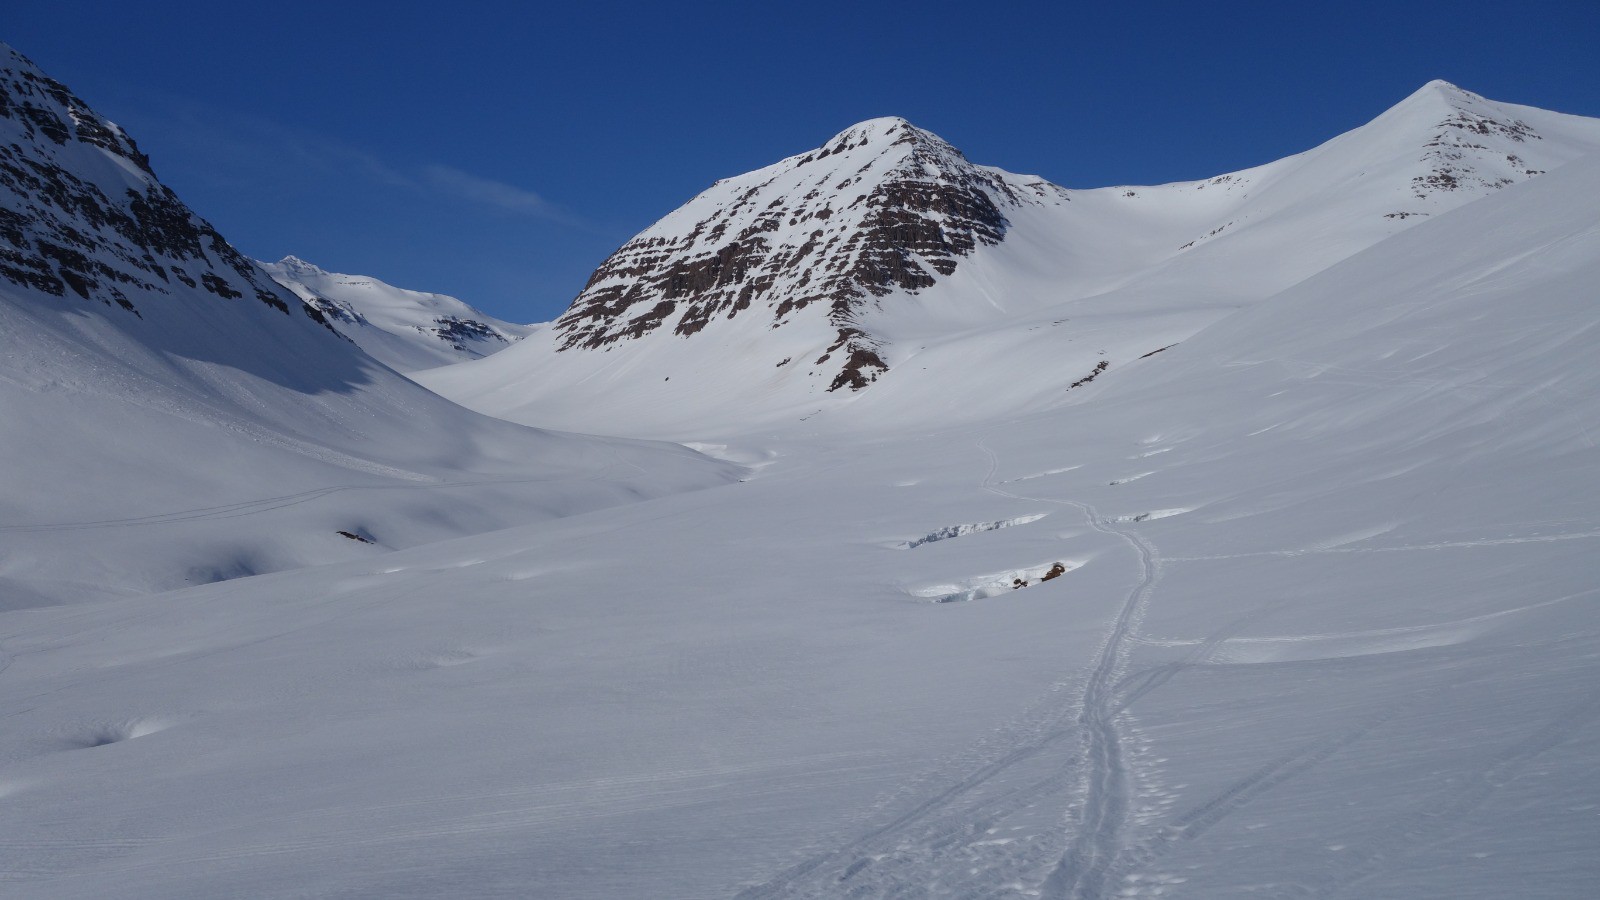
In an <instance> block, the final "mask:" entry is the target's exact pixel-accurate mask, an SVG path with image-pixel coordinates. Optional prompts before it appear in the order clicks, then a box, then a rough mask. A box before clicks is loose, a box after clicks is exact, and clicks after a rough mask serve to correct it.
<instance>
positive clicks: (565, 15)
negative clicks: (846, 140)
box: [0, 0, 1600, 321]
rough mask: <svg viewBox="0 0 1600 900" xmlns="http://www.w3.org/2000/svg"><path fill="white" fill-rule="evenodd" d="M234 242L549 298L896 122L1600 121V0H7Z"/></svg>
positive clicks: (1052, 153)
mask: <svg viewBox="0 0 1600 900" xmlns="http://www.w3.org/2000/svg"><path fill="white" fill-rule="evenodd" d="M0 40H4V41H6V42H8V43H10V44H12V45H13V46H15V47H16V48H17V49H18V50H20V51H21V52H22V53H24V54H26V55H28V56H30V57H31V58H33V60H34V61H35V62H37V63H39V64H40V65H41V66H42V67H43V68H44V69H45V70H46V71H47V72H49V73H50V74H52V75H53V76H55V77H56V78H58V79H60V80H62V81H64V82H66V83H67V84H68V85H69V86H70V87H72V88H73V89H74V90H75V91H77V92H78V93H79V94H80V95H82V96H83V97H84V98H85V99H86V100H88V101H89V103H90V104H92V105H93V106H94V107H95V108H96V109H98V110H99V111H100V112H101V113H102V114H104V115H107V116H109V117H110V118H111V119H113V120H115V121H117V122H119V123H121V124H122V125H123V126H124V127H126V128H127V129H128V130H129V131H130V132H131V133H132V134H133V135H134V137H135V138H136V139H137V140H138V141H139V142H140V144H141V145H142V146H143V148H144V149H145V151H146V152H148V153H149V154H150V155H151V157H152V160H153V163H154V166H155V168H156V171H157V173H158V174H160V175H161V176H162V178H163V180H165V181H166V182H167V183H168V184H170V185H172V187H173V188H174V189H176V190H177V191H178V193H179V194H180V195H181V196H182V197H183V198H184V199H185V200H187V201H188V202H189V204H190V205H191V206H193V207H194V208H195V209H196V210H197V211H198V212H199V213H200V214H201V215H203V216H205V217H207V218H209V219H210V220H212V222H213V223H215V224H216V225H217V227H218V228H219V229H221V231H222V232H223V233H224V234H226V235H227V236H228V237H229V238H230V239H232V240H233V242H234V243H235V244H237V245H238V246H239V247H240V249H242V250H243V251H245V252H246V253H249V254H252V255H255V256H257V257H261V258H265V259H276V258H278V257H279V256H282V255H284V254H289V253H293V254H295V255H298V256H301V257H304V258H306V259H308V260H311V261H312V262H315V263H318V264H319V265H321V266H323V267H324V268H327V269H331V270H335V271H344V272H356V273H365V274H373V275H377V276H379V277H381V278H383V279H385V280H387V281H390V282H393V283H395V284H398V285H400V286H402V287H411V288H417V289H421V290H434V291H441V292H445V293H451V294H455V295H457V296H459V297H462V298H463V299H465V300H467V301H468V302H471V303H474V304H476V305H478V306H480V307H481V308H483V309H484V310H486V311H488V312H490V313H493V314H495V315H499V316H502V317H504V318H508V319H514V320H520V321H534V320H539V319H546V318H550V317H552V316H554V315H556V314H557V313H559V312H560V310H561V309H563V308H564V307H565V306H566V304H567V303H568V302H569V301H570V300H571V299H572V297H573V296H574V295H575V294H576V293H577V292H578V290H579V289H581V287H582V286H583V282H584V280H585V279H586V278H587V277H588V274H589V272H590V271H591V270H593V268H594V267H595V266H596V265H598V264H599V263H600V262H601V261H602V260H603V259H604V258H605V257H606V255H607V254H609V253H610V252H611V251H612V250H613V249H615V248H616V247H617V246H618V245H619V244H621V243H622V242H623V241H625V240H627V239H628V238H629V237H631V236H632V235H633V234H634V233H635V232H637V231H639V230H640V229H642V228H644V227H645V226H647V225H649V224H650V223H651V222H652V221H654V220H655V219H657V218H659V217H661V216H662V215H665V214H666V213H667V212H669V211H670V210H672V209H673V208H674V207H676V206H677V205H679V204H680V203H682V202H684V201H685V200H687V199H689V198H690V197H692V196H693V195H694V194H696V193H698V192H699V191H701V190H702V189H704V188H705V187H706V186H708V185H709V184H710V183H711V182H713V181H715V180H717V179H718V178H723V177H726V176H729V175H735V174H738V173H740V172H744V171H748V170H750V169H753V168H757V167H759V166H762V165H765V164H767V163H770V162H773V161H776V160H778V159H780V158H782V157H784V156H788V155H791V154H794V153H798V152H801V151H804V150H807V149H810V148H812V147H815V146H817V145H819V144H820V143H822V142H823V141H824V140H826V139H827V138H828V137H830V136H832V135H833V134H834V133H835V132H838V131H840V130H842V129H844V128H845V127H847V126H849V125H850V124H852V123H854V122H857V121H859V120H861V119H866V118H871V117H873V116H882V115H901V116H905V117H906V118H908V119H910V120H911V121H912V122H915V123H916V124H918V125H921V126H922V127H924V128H927V129H929V130H932V131H934V132H936V133H938V134H940V135H942V136H943V137H944V138H946V139H947V140H949V141H950V142H952V143H954V144H955V145H956V146H958V147H961V148H962V149H963V150H964V151H965V152H966V154H967V156H968V157H969V158H971V159H973V160H974V161H976V162H981V163H987V164H991V165H997V166H1000V167H1002V168H1006V169H1010V170H1012V171H1014V172H1024V173H1032V174H1039V175H1043V176H1045V177H1047V178H1049V179H1051V180H1052V181H1056V182H1058V183H1060V184H1064V185H1066V186H1068V187H1099V186H1104V185H1110V184H1124V183H1131V184H1149V183H1157V182H1163V181H1173V180H1180V179H1191V178H1202V177H1208V176H1211V175H1215V174H1219V173H1222V172H1227V171H1232V170H1235V169H1240V168H1244V167H1247V166H1251V165H1256V164H1259V163H1263V162H1267V161H1269V160H1272V159H1277V158H1279V157H1282V156H1285V155H1288V154H1290V153H1295V152H1298V151H1300V150H1304V149H1307V148H1309V147H1311V146H1313V145H1315V144H1317V143H1320V142H1321V141H1323V140H1326V139H1327V138H1329V137H1332V136H1333V135H1335V134H1338V133H1339V132H1341V131H1344V130H1347V129H1349V128H1352V127H1355V126H1357V125H1359V124H1361V123H1363V122H1365V121H1367V120H1369V119H1371V118H1373V117H1374V116H1376V115H1377V114H1379V113H1380V112H1382V111H1383V110H1384V109H1386V108H1387V107H1389V106H1391V105H1393V104H1394V103H1396V102H1398V101H1399V100H1400V99H1402V98H1403V97H1405V96H1406V95H1407V94H1409V93H1411V92H1412V91H1413V90H1415V89H1416V88H1417V87H1419V86H1421V85H1422V84H1423V83H1424V82H1426V81H1428V80H1429V79H1431V78H1445V79H1447V80H1450V81H1453V82H1456V83H1457V84H1460V85H1461V86H1462V87H1465V88H1468V89H1471V90H1474V91H1477V92H1478V93H1481V94H1484V95H1485V96H1488V97H1490V98H1493V99H1497V100H1505V101H1509V102H1515V103H1525V104H1530V105H1534V106H1542V107H1545V108H1548V109H1556V110H1561V111H1564V112H1573V113H1580V114H1584V115H1591V116H1600V50H1597V49H1596V48H1597V47H1600V3H1597V2H1595V0H1553V2H1537V0H1536V2H1530V3H1523V4H1508V3H1504V2H1496V3H1484V2H1478V0H1455V2H1448V3H1435V2H1410V3H1408V2H1403V0H1397V2H1392V3H1366V2H1346V3H1334V4H1316V5H1311V4H1295V3H1278V2H1259V3H1237V2H1236V3H1229V2H1210V3H1193V2H1187V3H1168V2H1145V3H1138V2H1130V3H1121V4H1117V3H1111V4H1107V3H1093V4H1089V3H1073V2H1061V0H1058V2H1054V3H1005V2H991V3H977V2H971V0H968V2H960V3H954V2H927V0H925V2H917V3H899V2H881V3H872V2H860V3H844V2H832V0H813V2H807V3H782V4H778V3H763V2H751V0H743V2H706V3H670V2H655V3H644V2H639V3H614V2H588V3H568V4H560V5H557V4H546V3H539V2H529V3H517V2H472V0H462V2H455V3H440V2H436V0H435V2H427V3H416V2H405V0H397V2H391V3H376V2H371V3H368V2H361V3H340V2H337V0H323V2H315V3H313V2H298V0H280V2H275V3H270V4H256V3H249V4H244V3H230V2H217V0H209V2H203V3H200V2H195V3H180V2H163V0H151V2H139V3H132V2H110V0H99V2H87V0H5V12H4V14H3V16H0Z"/></svg>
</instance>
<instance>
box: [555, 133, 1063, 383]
mask: <svg viewBox="0 0 1600 900" xmlns="http://www.w3.org/2000/svg"><path fill="white" fill-rule="evenodd" d="M1062 193H1063V192H1062V191H1061V189H1060V188H1057V187H1056V186H1054V185H1051V184H1048V183H1045V182H1041V181H1037V180H1028V179H1019V178H1017V177H1015V176H1010V175H1007V174H1006V173H1003V172H1000V171H998V170H994V169H987V168H983V167H980V166H975V165H973V164H972V163H970V162H968V161H967V159H966V157H964V156H962V154H961V151H959V150H957V149H956V148H954V147H952V146H950V145H949V144H947V143H945V142H944V141H943V140H941V139H940V138H938V137H937V136H935V135H933V134H930V133H928V132H926V131H923V130H922V129H920V128H917V127H915V126H913V125H911V124H910V123H909V122H906V121H905V120H904V119H899V118H883V119H873V120H870V121H867V122H863V123H861V124H859V125H856V126H855V127H853V128H850V129H847V130H846V131H844V132H842V133H840V134H839V135H837V136H836V137H834V138H833V139H832V140H830V141H828V142H827V143H826V144H824V145H823V146H822V147H821V148H819V149H817V150H813V151H811V152H809V153H804V154H801V155H799V156H793V157H790V158H789V159H785V160H783V161H782V162H779V163H777V164H775V165H772V166H768V167H767V168H765V169H761V170H759V171H756V172H752V173H750V174H747V175H742V176H739V177H737V178H731V179H728V180H726V181H722V182H718V183H717V184H716V185H713V186H712V187H711V188H710V189H709V190H707V191H706V192H704V193H702V194H701V195H699V196H698V197H696V198H694V199H693V200H692V201H690V202H689V203H688V204H686V205H685V206H683V207H682V208H680V209H678V210H677V211H676V212H674V213H672V214H671V215H669V216H667V217H666V218H664V219H662V220H661V221H660V222H657V223H656V224H655V225H653V226H651V227H650V228H648V229H646V230H645V231H644V232H643V233H642V234H640V235H638V236H637V237H635V238H634V239H632V240H630V241H628V242H627V243H626V244H624V245H623V246H622V248H621V249H620V250H618V251H617V252H616V253H614V254H613V255H612V256H611V258H610V259H608V260H606V262H605V263H604V264H603V265H601V266H600V268H599V269H598V270H597V271H596V272H595V273H594V275H593V277H591V278H590V279H589V283H588V285H587V286H586V287H585V288H584V289H583V292H582V293H581V294H579V295H578V297H577V299H576V300H574V301H573V303H572V306H571V308H570V309H568V310H567V312H566V313H565V314H563V315H562V316H561V317H560V318H559V319H557V320H556V322H555V325H554V328H555V330H556V332H557V335H558V338H559V343H558V349H559V350H563V351H566V350H576V349H583V350H594V349H599V348H604V347H607V346H608V345H611V344H614V343H617V342H620V341H628V340H635V339H639V338H643V337H646V336H650V335H654V334H656V333H659V332H669V333H671V334H674V335H677V336H679V337H689V336H691V335H694V334H696V333H698V332H700V331H702V330H704V329H706V328H707V327H708V326H711V325H713V323H716V322H719V321H721V320H730V319H734V318H736V317H738V316H740V315H741V314H743V315H746V316H749V317H754V318H757V319H759V320H761V321H764V322H767V323H769V324H770V327H773V328H778V327H782V326H784V325H787V324H789V323H790V322H793V321H797V320H801V319H808V320H812V321H815V320H825V321H826V323H827V325H828V327H829V328H831V329H832V331H833V334H834V339H833V342H832V344H831V346H829V347H828V348H827V350H826V351H825V352H824V354H823V359H822V360H821V361H820V362H819V365H826V364H828V363H829V362H830V361H831V365H830V366H829V368H828V369H827V370H826V371H827V373H829V374H830V375H831V381H830V383H829V386H828V389H829V390H837V389H839V388H844V387H848V388H852V389H860V388H863V387H865V386H866V385H867V384H869V383H870V382H872V381H873V380H874V379H875V378H876V377H877V376H878V375H879V374H880V373H882V372H883V371H885V370H886V369H887V365H886V363H885V362H884V360H883V358H882V357H881V356H880V354H879V352H878V350H879V349H880V341H879V340H878V339H877V338H876V337H874V336H873V335H872V334H870V333H868V332H867V331H865V330H864V329H863V328H862V327H861V318H862V313H863V311H864V310H865V309H866V308H867V307H868V306H869V305H870V304H872V303H873V302H874V301H875V300H876V299H877V298H882V297H885V296H888V295H889V294H891V293H893V292H894V291H896V290H901V291H905V292H908V293H916V292H918V291H920V290H922V289H925V288H929V287H932V286H933V285H935V284H936V283H938V280H939V279H940V278H941V277H942V276H948V275H950V274H951V273H952V272H954V271H955V270H956V267H957V266H958V265H959V263H960V261H961V260H962V259H963V258H965V257H968V256H970V255H971V254H972V253H973V252H974V250H975V249H976V248H978V247H980V246H986V245H994V244H998V243H1000V242H1001V241H1003V240H1004V239H1005V237H1006V233H1007V229H1008V228H1009V225H1010V223H1009V220H1008V219H1007V210H1009V209H1013V208H1015V207H1017V206H1019V205H1021V204H1024V203H1037V202H1039V201H1040V200H1041V199H1043V198H1055V197H1057V196H1059V195H1060V194H1062Z"/></svg>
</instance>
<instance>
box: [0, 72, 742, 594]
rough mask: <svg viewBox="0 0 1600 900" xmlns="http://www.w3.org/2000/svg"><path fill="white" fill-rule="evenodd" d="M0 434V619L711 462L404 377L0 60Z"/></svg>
mask: <svg viewBox="0 0 1600 900" xmlns="http://www.w3.org/2000/svg"><path fill="white" fill-rule="evenodd" d="M0 422H3V423H4V427H0V609H5V608H12V607H17V606H28V605H33V604H40V603H50V602H57V601H60V600H65V599H77V598H82V597H93V596H103V595H118V594H128V593H139V592H143V591H149V590H157V589H169V588H174V587H181V586H183V585H186V584H196V583H202V582H207V581H215V580H219V579H226V578H233V577H238V576H243V575H251V574H255V573H258V572H266V571H273V570H277V569H282V568H287V567H292V566H296V565H303V564H308V563H318V562H329V561H333V560H337V559H348V558H351V557H360V556H370V555H373V554H376V553H379V552H381V551H382V550H383V549H384V548H386V547H400V546H410V545H413V544H417V543H421V542H424V541H429V540H438V539H441V538H445V537H454V536H457V535H461V534H468V533H472V532H475V531H483V530H487V529H491V528H496V527H501V526H503V525H507V524H512V523H521V522H528V521H533V520H536V519H539V518H543V517H546V516H551V515H561V514H565V513H570V512H574V511H579V510H585V509H592V508H594V507H597V506H604V505H609V504H612V503H618V502H624V501H629V500H633V499H637V498H638V497H640V496H651V495H656V494H659V493H662V492H665V491H669V490H674V489H679V488H685V487H691V486H704V485H707V484H713V483H718V482H720V481H721V480H723V479H724V477H725V470H726V468H727V467H726V466H720V465H718V464H715V463H713V462H711V461H709V460H705V459H703V458H699V457H696V456H695V455H694V454H692V453H689V452H687V451H684V450H682V449H681V448H676V447H662V446H646V445H641V444H637V443H630V442H626V441H598V440H594V439H588V438H578V437H574V436H568V435H558V434H553V433H548V432H541V431H537V430H534V429H531V428H525V427H520V426H513V425H510V424H509V423H506V422H502V421H497V420H492V419H488V418H485V417H482V416H479V415H476V414H473V413H469V412H468V411H466V410H464V409H461V408H460V407H458V406H455V405H454V404H451V403H449V402H446V401H444V400H442V399H440V398H439V397H438V396H436V395H434V394H431V393H429V392H427V391H425V390H422V389H421V388H418V387H417V386H416V385H415V384H413V383H411V382H410V381H407V380H406V379H404V378H402V377H400V376H399V375H397V374H395V373H394V372H393V371H392V370H390V369H389V368H387V367H385V366H383V365H382V364H380V363H378V362H376V361H374V360H373V359H372V358H371V357H369V356H367V355H366V354H365V353H363V352H361V351H360V350H359V349H358V348H357V347H356V346H355V345H353V344H351V343H350V342H349V341H347V340H345V339H343V338H341V337H340V336H339V335H337V334H335V333H334V332H333V331H332V329H331V328H330V327H329V326H328V325H327V324H326V322H325V320H324V318H323V316H322V315H321V313H319V312H317V311H316V310H314V309H311V308H309V307H307V306H305V305H303V304H302V303H301V302H300V300H299V299H298V298H297V297H295V296H294V295H293V294H291V293H289V292H288V291H287V290H285V289H283V288H281V287H279V286H278V285H276V284H274V283H273V281H272V280H271V279H270V278H268V277H267V275H266V273H265V272H263V271H261V270H260V269H259V268H257V267H256V266H255V265H254V264H252V263H251V262H250V261H249V260H247V259H245V258H244V257H243V256H241V255H240V254H239V253H238V252H237V251H236V250H235V249H234V248H233V247H232V246H231V245H229V244H228V243H227V241H226V240H224V239H223V237H222V236H221V235H220V234H218V233H217V232H216V230H215V229H214V228H212V227H211V226H210V225H209V224H207V223H206V222H205V221H204V220H203V219H200V218H199V217H198V216H196V215H195V214H194V213H193V212H191V211H190V210H189V209H188V208H187V207H186V206H184V205H183V203H182V201H180V200H179V199H178V198H177V196H176V195H174V194H173V193H172V191H171V190H169V189H168V188H166V187H165V186H163V185H162V184H161V183H160V182H159V181H157V180H156V177H155V174H154V173H153V171H152V170H151V168H150V166H149V163H148V161H147V160H146V159H145V157H144V155H143V154H141V153H140V152H139V150H138V148H137V147H136V146H135V145H134V143H133V141H132V140H131V139H130V138H129V137H127V136H126V135H125V134H123V132H122V131H121V130H120V129H118V128H117V127H116V126H115V125H113V124H112V123H110V122H108V121H106V120H105V119H103V118H101V117H100V116H98V115H96V114H95V113H94V112H93V111H92V110H91V109H90V108H89V107H88V106H87V104H85V103H84V102H83V101H82V100H81V99H79V98H78V97H76V96H74V95H73V94H72V93H71V92H70V91H69V90H68V89H67V88H66V87H64V86H63V85H61V84H60V83H58V82H56V81H53V80H52V79H50V78H49V77H48V76H46V75H44V74H43V73H41V72H40V71H39V70H38V69H37V68H35V67H34V66H33V65H32V64H31V63H29V62H28V61H27V60H25V59H23V58H22V57H21V56H19V55H17V54H16V53H14V52H13V51H12V50H11V49H10V48H9V47H5V46H4V45H0ZM341 532H343V534H341Z"/></svg>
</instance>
